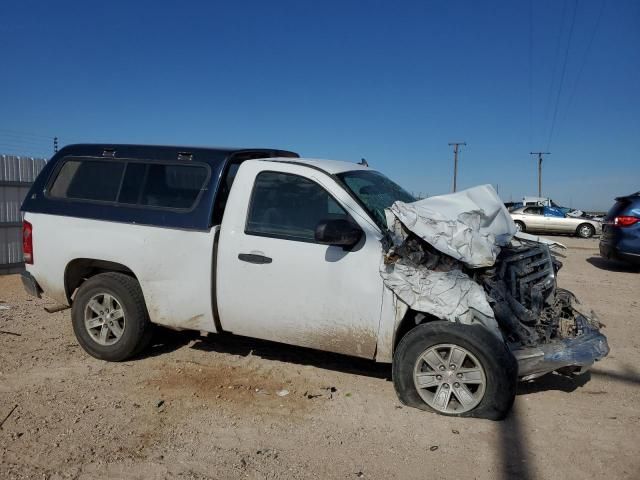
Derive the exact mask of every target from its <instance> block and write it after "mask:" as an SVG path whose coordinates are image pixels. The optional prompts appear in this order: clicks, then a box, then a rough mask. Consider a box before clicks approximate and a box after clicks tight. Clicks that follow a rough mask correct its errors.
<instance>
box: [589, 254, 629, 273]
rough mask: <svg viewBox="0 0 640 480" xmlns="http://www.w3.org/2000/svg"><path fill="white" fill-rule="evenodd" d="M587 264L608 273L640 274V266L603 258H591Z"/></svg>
mask: <svg viewBox="0 0 640 480" xmlns="http://www.w3.org/2000/svg"><path fill="white" fill-rule="evenodd" d="M587 262H588V263H590V264H591V265H593V266H594V267H596V268H599V269H600V270H606V271H607V272H627V273H638V272H640V266H636V265H629V264H627V263H622V262H618V261H614V260H607V259H605V258H602V257H589V258H587Z"/></svg>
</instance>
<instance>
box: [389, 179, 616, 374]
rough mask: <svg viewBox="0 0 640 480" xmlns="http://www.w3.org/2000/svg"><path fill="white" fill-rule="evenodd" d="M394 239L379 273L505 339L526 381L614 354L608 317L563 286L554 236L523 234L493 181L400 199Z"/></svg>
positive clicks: (413, 304) (397, 287) (415, 302)
mask: <svg viewBox="0 0 640 480" xmlns="http://www.w3.org/2000/svg"><path fill="white" fill-rule="evenodd" d="M386 214H387V224H388V225H389V232H388V233H389V242H388V243H389V245H388V247H387V248H386V254H385V256H384V261H383V264H382V265H381V268H380V274H381V276H382V277H383V279H384V282H385V285H386V286H387V287H388V288H389V289H391V290H392V291H393V292H394V294H395V295H396V296H397V298H398V299H399V300H400V301H402V302H403V303H405V304H406V305H407V306H408V308H411V309H413V310H415V311H417V312H422V313H424V314H427V315H431V316H433V317H435V318H439V319H442V320H448V321H452V322H459V323H463V324H474V323H480V324H482V325H483V326H484V327H486V328H487V329H488V330H489V331H490V332H492V333H494V334H495V335H496V336H498V337H499V338H500V339H501V340H504V341H505V342H506V343H507V345H508V346H509V348H510V350H511V351H512V353H513V355H514V356H515V358H516V360H517V362H518V377H519V378H520V379H521V380H530V379H533V378H537V377H540V376H542V375H545V374H547V373H550V372H553V371H560V372H561V373H576V372H581V371H584V370H586V369H588V368H589V367H590V366H591V365H592V364H593V363H594V362H596V361H598V360H601V359H602V358H604V357H605V356H606V355H607V354H608V353H609V345H608V344H607V339H606V337H605V336H604V335H603V334H602V333H600V327H601V326H602V325H601V324H600V322H599V321H598V320H597V319H596V318H595V316H592V317H591V318H590V317H588V316H586V315H584V314H582V313H581V312H580V311H579V310H578V309H577V308H576V306H575V305H579V303H580V302H579V301H578V299H577V298H576V297H575V296H574V295H573V294H572V293H571V292H569V291H567V290H564V289H562V288H558V286H557V273H558V271H559V270H560V268H561V267H562V262H560V261H559V260H558V259H557V258H556V256H555V255H554V254H553V253H552V252H551V250H550V249H551V248H555V247H558V246H560V247H562V248H565V247H564V246H563V245H559V244H557V242H553V241H550V240H546V239H542V238H539V237H534V236H531V235H528V234H517V235H516V234H515V233H516V232H515V224H514V223H513V221H512V220H511V217H510V216H509V213H508V211H507V210H506V209H505V208H504V205H503V204H502V202H501V201H500V199H499V198H498V196H497V194H496V193H495V191H494V190H493V189H492V188H491V187H490V186H482V187H475V188H472V189H469V190H465V191H463V192H458V193H455V194H451V195H443V196H440V197H432V198H428V199H424V200H420V201H418V202H414V203H411V204H404V203H402V202H396V203H395V204H394V205H393V206H392V207H391V208H390V209H388V210H387V211H386Z"/></svg>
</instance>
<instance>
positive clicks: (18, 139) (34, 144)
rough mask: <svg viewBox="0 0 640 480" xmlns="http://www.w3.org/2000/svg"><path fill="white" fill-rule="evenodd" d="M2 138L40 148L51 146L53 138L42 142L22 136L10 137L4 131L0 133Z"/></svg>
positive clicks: (0, 138)
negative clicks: (24, 138) (22, 137)
mask: <svg viewBox="0 0 640 480" xmlns="http://www.w3.org/2000/svg"><path fill="white" fill-rule="evenodd" d="M0 140H1V141H3V142H10V143H17V144H20V145H29V146H32V147H40V148H47V147H50V146H51V140H49V141H48V142H43V143H40V142H34V141H31V140H23V139H20V138H15V137H9V136H6V135H4V134H2V133H0Z"/></svg>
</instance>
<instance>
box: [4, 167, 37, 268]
mask: <svg viewBox="0 0 640 480" xmlns="http://www.w3.org/2000/svg"><path fill="white" fill-rule="evenodd" d="M44 164H45V160H44V159H43V158H33V157H21V156H17V155H0V275H2V274H7V273H15V272H18V271H20V270H21V269H22V267H23V262H22V215H21V213H20V206H21V205H22V201H23V200H24V197H25V196H26V195H27V192H28V191H29V187H30V186H31V183H33V181H34V180H35V178H36V176H37V175H38V173H40V170H42V167H44Z"/></svg>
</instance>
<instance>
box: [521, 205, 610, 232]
mask: <svg viewBox="0 0 640 480" xmlns="http://www.w3.org/2000/svg"><path fill="white" fill-rule="evenodd" d="M510 213H511V218H512V219H513V221H514V222H515V223H516V228H517V229H518V230H519V231H521V232H537V233H565V234H573V235H577V236H578V237H582V238H590V237H593V236H594V235H599V234H600V233H602V223H600V222H598V221H595V220H591V219H587V218H580V217H579V218H576V217H571V216H568V215H567V214H566V213H565V212H564V211H563V210H562V209H560V208H558V207H542V206H529V207H521V208H517V209H515V210H513V211H512V212H510Z"/></svg>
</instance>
